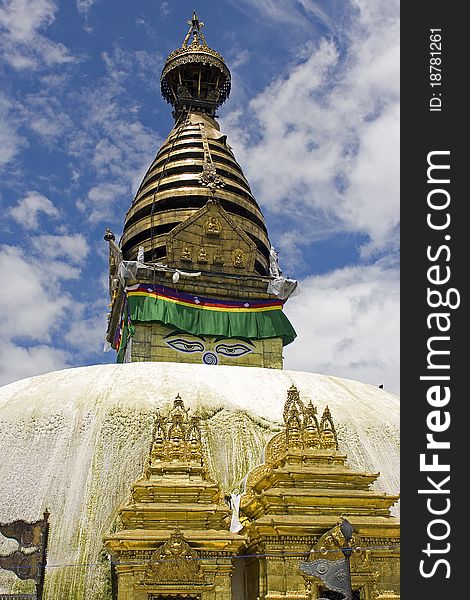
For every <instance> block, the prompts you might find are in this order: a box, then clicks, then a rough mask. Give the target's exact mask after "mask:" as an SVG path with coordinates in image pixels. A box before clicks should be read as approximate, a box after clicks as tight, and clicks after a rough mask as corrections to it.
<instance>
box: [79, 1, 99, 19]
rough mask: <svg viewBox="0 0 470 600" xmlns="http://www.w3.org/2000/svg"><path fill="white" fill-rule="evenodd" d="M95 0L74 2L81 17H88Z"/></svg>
mask: <svg viewBox="0 0 470 600" xmlns="http://www.w3.org/2000/svg"><path fill="white" fill-rule="evenodd" d="M94 3H95V0H75V4H76V6H77V10H78V12H79V13H80V14H81V15H84V16H88V14H89V13H90V10H91V7H92V6H93V4H94Z"/></svg>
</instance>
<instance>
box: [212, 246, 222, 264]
mask: <svg viewBox="0 0 470 600" xmlns="http://www.w3.org/2000/svg"><path fill="white" fill-rule="evenodd" d="M213 263H214V265H219V266H222V265H223V264H224V258H223V256H222V254H221V252H220V250H217V252H216V253H215V256H214V260H213Z"/></svg>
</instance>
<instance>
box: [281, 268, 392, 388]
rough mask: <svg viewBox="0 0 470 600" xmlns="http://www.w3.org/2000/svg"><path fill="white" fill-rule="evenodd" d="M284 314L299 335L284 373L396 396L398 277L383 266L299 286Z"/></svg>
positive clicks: (322, 277) (288, 350)
mask: <svg viewBox="0 0 470 600" xmlns="http://www.w3.org/2000/svg"><path fill="white" fill-rule="evenodd" d="M300 285H301V288H300V289H301V293H300V294H299V295H297V296H294V297H293V298H291V299H289V301H288V302H287V304H286V309H285V310H286V314H287V315H288V316H289V319H290V320H291V322H292V324H293V326H294V328H295V329H296V330H297V332H298V337H297V338H296V340H295V341H294V342H293V343H292V344H291V345H289V346H287V347H286V348H285V350H284V355H285V357H286V361H285V368H288V369H296V370H300V371H313V372H316V373H325V374H328V375H335V376H338V377H345V378H348V379H355V380H357V381H364V382H366V383H371V384H375V385H379V384H384V386H385V389H388V390H389V391H391V392H392V393H395V394H398V393H399V358H398V357H399V274H398V269H397V268H395V267H389V266H388V265H386V264H383V263H376V264H373V265H369V266H356V267H348V268H344V269H340V270H337V271H334V272H331V273H328V274H326V275H319V276H315V277H309V278H307V279H305V280H303V281H301V282H300Z"/></svg>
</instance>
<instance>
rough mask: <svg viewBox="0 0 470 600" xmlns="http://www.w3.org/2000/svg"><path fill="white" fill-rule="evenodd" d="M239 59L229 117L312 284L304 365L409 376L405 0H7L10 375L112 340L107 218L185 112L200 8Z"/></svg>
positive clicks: (387, 380)
mask: <svg viewBox="0 0 470 600" xmlns="http://www.w3.org/2000/svg"><path fill="white" fill-rule="evenodd" d="M193 9H195V10H196V11H197V12H198V15H199V17H200V18H201V20H203V21H204V22H205V28H204V33H205V36H206V40H207V42H208V44H209V45H210V46H211V47H213V48H214V49H216V50H218V51H219V52H221V53H222V54H223V56H224V58H225V60H226V62H227V64H228V66H229V68H230V70H231V72H232V93H231V97H230V99H229V100H228V101H227V102H226V104H225V105H224V106H223V107H222V108H221V109H220V111H219V116H220V123H221V127H222V130H223V131H224V132H225V133H227V135H228V142H229V143H230V145H231V146H232V147H233V150H234V152H235V155H236V157H237V159H238V161H239V162H240V164H241V165H242V167H243V169H244V172H245V175H246V176H247V177H248V179H249V181H250V183H251V187H252V190H253V192H254V194H255V197H256V198H257V200H258V203H259V204H260V206H261V208H262V210H263V213H264V215H265V218H266V221H267V224H268V230H269V232H270V238H271V242H272V243H273V245H274V246H275V248H276V249H277V250H279V252H280V254H279V258H280V264H281V268H282V269H283V272H284V274H285V275H288V276H290V277H293V278H296V279H299V281H300V285H301V293H300V294H299V295H298V296H295V297H294V298H291V299H290V300H289V301H288V303H287V305H286V313H287V314H288V316H289V317H290V318H291V320H292V322H293V324H294V326H295V327H296V329H297V332H298V338H297V340H296V341H295V342H294V343H293V344H292V345H291V346H289V347H286V349H285V359H286V360H285V366H286V368H290V369H296V370H305V371H314V372H320V373H327V374H333V375H337V376H341V377H347V378H351V379H356V380H360V381H365V382H368V383H372V384H376V385H378V384H380V383H383V384H384V385H385V388H386V389H388V390H390V391H392V392H395V393H398V391H399V356H398V345H399V334H398V329H399V263H398V261H399V259H398V249H399V231H398V223H399V197H398V193H399V185H398V179H399V156H398V142H399V127H398V122H399V46H398V44H399V20H398V14H399V7H398V3H397V2H395V1H393V0H392V1H391V2H387V3H384V2H381V1H380V0H355V1H353V2H349V1H347V0H341V1H335V0H330V1H321V2H314V1H312V0H284V1H282V2H281V1H280V0H279V1H277V0H237V1H235V0H233V1H232V0H220V1H218V2H209V1H206V0H198V1H197V2H195V1H192V2H187V1H186V0H181V1H178V2H161V1H155V0H152V1H151V0H135V1H134V2H126V1H124V0H76V1H75V2H73V1H72V0H70V1H67V2H65V1H64V0H62V1H59V0H0V34H1V35H0V61H1V62H0V209H1V215H2V219H1V221H0V278H1V279H0V280H1V282H2V291H1V293H0V308H1V311H2V314H3V326H2V328H1V330H0V384H4V383H8V382H10V381H14V380H16V379H20V378H23V377H28V376H31V375H34V374H38V373H43V372H47V371H51V370H55V369H60V368H64V367H68V366H77V365H86V364H97V363H103V362H114V361H115V355H114V352H108V353H104V352H103V341H104V336H105V331H106V312H107V304H108V297H107V245H106V243H105V242H104V241H103V234H104V231H105V228H106V227H110V228H111V229H112V230H113V231H114V232H115V233H116V234H117V235H118V236H119V235H120V233H121V231H122V225H123V220H124V214H125V211H126V210H127V208H128V206H129V205H130V203H131V201H132V198H133V195H134V194H135V191H136V189H137V187H138V185H139V183H140V180H141V178H142V176H143V174H144V173H145V171H146V169H147V167H148V166H149V164H150V163H151V162H152V160H153V158H154V156H155V154H156V152H157V150H158V148H159V147H160V145H161V143H162V141H163V140H164V139H165V137H166V136H167V134H168V132H169V130H170V129H171V127H172V124H173V119H172V117H171V108H170V106H169V105H168V104H166V103H165V102H164V100H163V99H162V97H161V95H160V91H159V87H160V86H159V79H160V72H161V69H162V66H163V63H164V60H165V58H166V56H167V55H168V54H169V53H170V52H171V51H172V50H173V49H174V48H176V47H177V46H179V45H180V44H181V42H182V40H183V38H184V35H185V34H186V31H187V25H186V21H187V20H188V19H189V18H190V17H191V14H192V11H193Z"/></svg>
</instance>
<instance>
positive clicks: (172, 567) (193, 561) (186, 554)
mask: <svg viewBox="0 0 470 600" xmlns="http://www.w3.org/2000/svg"><path fill="white" fill-rule="evenodd" d="M197 559H198V555H197V552H196V551H195V550H193V549H192V548H191V546H190V545H189V544H188V543H187V542H186V540H185V539H184V537H183V535H182V533H181V532H180V531H178V530H175V531H174V533H173V534H172V535H171V537H170V538H169V539H168V540H167V541H166V542H165V543H164V544H163V545H162V546H160V548H158V549H157V550H155V552H154V553H153V556H152V558H151V559H150V563H149V565H148V566H147V569H146V572H145V578H146V579H147V580H150V581H152V582H155V583H163V582H172V583H175V582H178V583H180V582H181V583H187V582H195V583H197V582H200V581H202V579H203V575H202V573H201V568H200V564H199V561H198V560H197Z"/></svg>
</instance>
